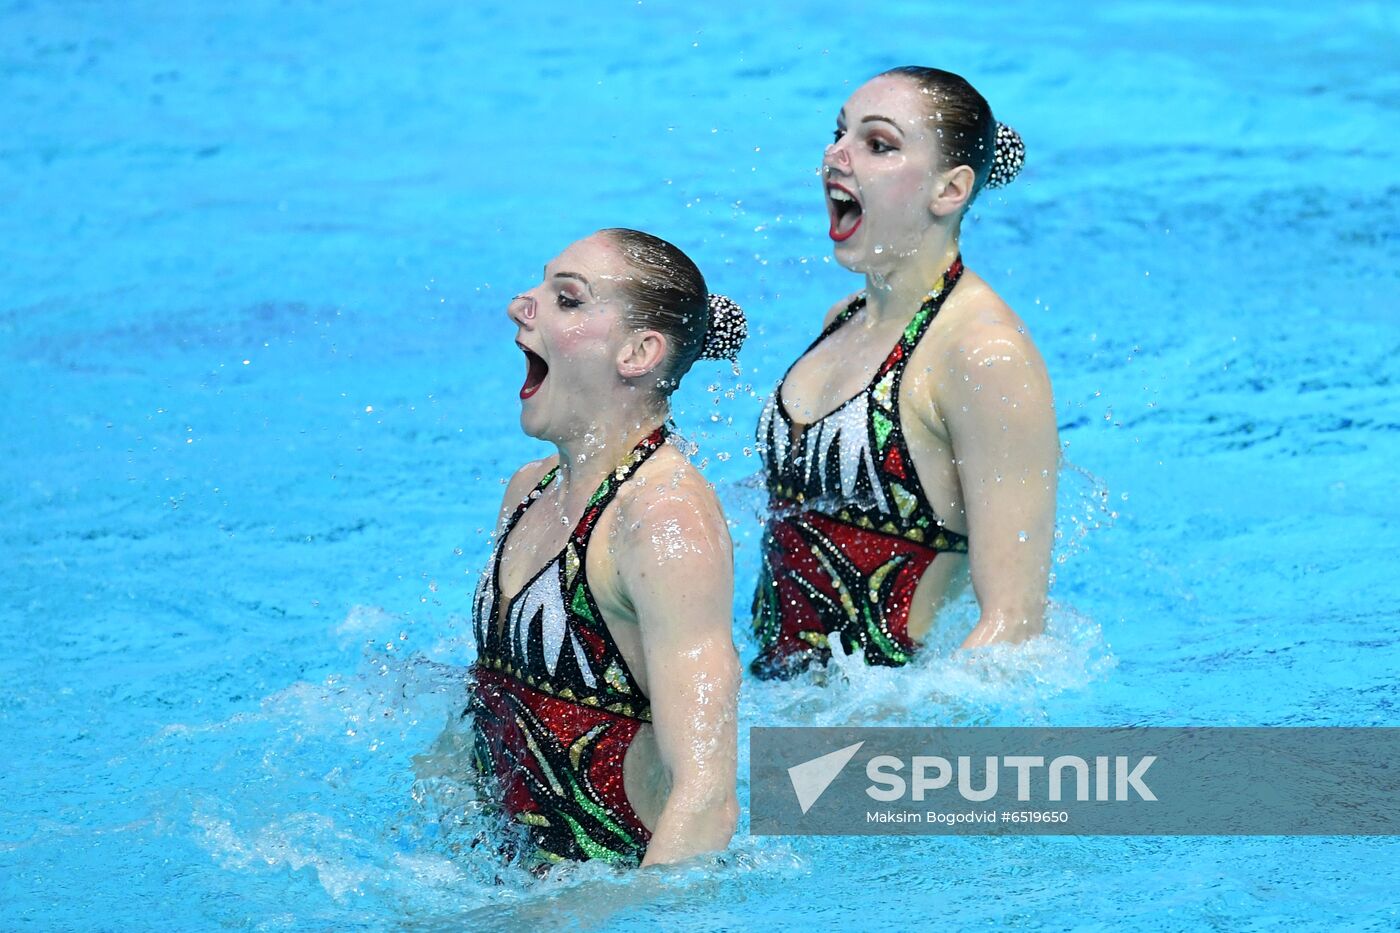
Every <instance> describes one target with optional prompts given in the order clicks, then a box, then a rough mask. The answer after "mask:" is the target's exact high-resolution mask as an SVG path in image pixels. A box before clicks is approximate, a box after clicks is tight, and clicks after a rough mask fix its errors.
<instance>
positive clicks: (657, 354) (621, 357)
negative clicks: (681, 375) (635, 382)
mask: <svg viewBox="0 0 1400 933" xmlns="http://www.w3.org/2000/svg"><path fill="white" fill-rule="evenodd" d="M666 350H667V343H666V335H665V334H662V333H660V332H658V331H654V330H639V331H637V332H636V333H634V334H632V335H631V336H630V337H628V339H627V342H626V343H625V344H623V345H622V349H620V350H618V351H617V373H618V375H619V376H621V377H622V378H623V379H636V378H638V377H639V376H645V375H646V374H647V373H649V372H652V371H653V370H655V369H656V368H657V367H658V366H660V365H661V361H662V360H664V359H665V358H666Z"/></svg>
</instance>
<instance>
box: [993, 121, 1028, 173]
mask: <svg viewBox="0 0 1400 933" xmlns="http://www.w3.org/2000/svg"><path fill="white" fill-rule="evenodd" d="M1025 164H1026V144H1025V143H1023V142H1021V134H1020V133H1018V132H1016V131H1015V130H1013V129H1012V128H1011V127H1009V126H1007V125H1006V124H1005V123H998V124H997V149H996V153H995V154H994V155H993V156H992V171H991V174H989V175H988V176H987V187H988V188H1000V187H1001V186H1003V185H1009V184H1011V180H1012V179H1013V178H1015V177H1016V174H1017V173H1018V172H1020V171H1021V166H1023V165H1025Z"/></svg>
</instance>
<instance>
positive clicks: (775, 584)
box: [751, 257, 967, 678]
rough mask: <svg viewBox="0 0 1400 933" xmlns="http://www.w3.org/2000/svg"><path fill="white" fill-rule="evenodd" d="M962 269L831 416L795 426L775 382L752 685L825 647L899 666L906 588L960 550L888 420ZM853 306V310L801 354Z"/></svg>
mask: <svg viewBox="0 0 1400 933" xmlns="http://www.w3.org/2000/svg"><path fill="white" fill-rule="evenodd" d="M962 270H963V266H962V260H961V257H959V258H958V259H955V260H954V261H953V264H952V265H951V266H950V267H949V268H948V271H947V272H945V273H944V274H943V276H942V278H941V279H940V280H939V282H938V284H937V285H936V286H935V287H934V289H933V290H932V291H930V292H929V297H928V298H927V300H925V301H924V303H923V305H921V306H920V308H919V310H918V312H917V313H916V314H915V315H914V317H913V319H912V320H911V321H910V322H909V324H908V326H907V327H906V328H905V330H904V333H903V334H902V335H901V337H900V340H899V343H898V344H896V345H895V347H894V349H893V350H891V351H890V354H889V356H887V357H886V358H885V361H884V362H883V363H882V364H881V365H880V367H879V369H878V370H877V371H876V373H875V377H874V378H873V379H872V380H871V381H870V384H869V385H867V386H866V387H865V388H864V389H862V390H861V391H860V393H859V394H857V395H856V396H854V397H853V398H851V399H849V400H848V401H846V402H845V403H843V404H842V405H841V406H839V407H838V408H837V409H836V410H835V411H833V412H831V413H830V414H828V415H826V416H825V417H823V418H821V419H820V420H818V421H815V422H813V423H812V424H809V425H806V426H805V427H804V426H802V425H799V424H795V423H794V422H793V421H792V419H791V418H790V417H789V416H788V413H787V411H786V409H785V408H784V407H783V403H782V388H783V387H782V383H781V382H780V383H779V384H778V388H777V390H776V391H775V392H774V393H773V398H772V399H771V400H770V401H769V402H768V405H767V407H766V408H765V409H764V412H763V417H762V419H761V421H760V422H759V430H758V443H759V449H760V451H761V453H762V456H763V464H764V468H765V471H766V476H767V485H768V495H769V512H770V518H769V521H768V526H767V529H766V533H765V535H764V540H763V565H762V568H761V569H760V571H759V577H758V589H757V592H756V593H755V594H754V606H753V613H754V633H755V635H756V636H757V639H758V644H759V654H758V657H757V658H756V659H755V660H754V662H753V665H752V668H751V669H752V670H753V672H754V674H756V675H757V676H759V677H763V678H774V677H789V676H792V675H793V674H796V673H798V672H800V671H802V670H804V669H805V668H807V667H809V666H810V665H812V664H813V663H820V664H825V663H826V662H827V661H828V660H830V658H831V648H830V643H831V640H832V639H833V638H839V639H840V641H841V645H842V649H843V650H844V651H845V652H846V653H848V654H849V653H852V652H854V651H856V650H859V651H861V652H862V653H863V654H864V657H865V660H866V662H867V663H869V664H880V665H887V666H893V665H900V664H905V663H907V662H908V661H909V659H910V658H911V657H912V656H913V653H914V651H915V650H916V649H917V645H916V644H915V642H914V641H913V640H912V639H911V638H910V637H909V608H910V604H911V602H912V600H913V596H914V589H915V587H917V586H918V584H919V580H920V579H921V578H922V577H923V575H924V571H926V570H927V569H928V567H929V565H930V564H931V563H932V562H933V560H934V558H935V557H937V556H938V555H939V554H940V553H944V552H949V551H952V552H963V553H965V552H966V551H967V538H966V537H965V536H963V535H961V534H958V533H957V532H954V531H950V530H948V529H947V528H945V527H944V526H943V522H942V520H940V519H939V517H938V516H937V515H936V514H935V513H934V510H933V507H932V506H931V505H930V504H929V501H928V496H927V495H925V494H924V490H923V487H922V486H921V485H920V483H919V478H918V476H917V475H916V473H915V470H914V460H913V457H912V455H911V454H910V452H909V446H908V444H907V442H906V440H905V437H904V430H903V428H902V427H901V425H900V418H899V387H900V383H901V381H902V379H903V376H904V369H905V366H906V365H907V364H908V362H909V357H910V355H911V354H912V353H913V351H914V347H915V346H917V345H918V342H919V339H920V338H921V337H922V336H923V335H924V333H925V332H926V331H927V330H928V326H929V324H930V322H932V321H933V319H934V317H935V316H936V315H937V314H938V310H939V308H940V307H942V305H943V301H944V300H945V299H946V298H947V296H948V294H949V293H950V292H951V291H952V290H953V287H954V286H955V285H956V284H957V282H958V279H959V278H960V277H961V275H962ZM864 302H865V299H864V297H861V298H857V299H856V300H855V301H853V302H852V303H851V304H850V306H849V307H847V308H846V309H845V310H844V311H842V312H841V313H840V314H839V315H838V316H837V317H836V320H834V321H832V322H831V324H830V326H828V327H827V328H826V329H825V330H824V331H823V332H822V334H821V336H819V337H818V338H817V339H816V340H815V341H813V343H812V346H811V347H808V348H807V352H808V353H810V352H811V351H812V349H813V348H815V347H816V346H817V344H819V343H821V342H822V341H823V340H825V339H826V338H827V337H828V336H829V335H830V334H832V333H833V332H834V331H835V330H836V329H837V328H839V327H841V325H843V324H845V323H846V322H847V321H848V320H850V319H851V317H852V316H853V315H854V314H855V313H856V311H858V310H859V309H860V308H861V307H862V306H863V305H864ZM803 355H804V356H805V355H806V353H804V354H803ZM783 379H784V380H786V379H787V376H786V374H785V375H784V376H783Z"/></svg>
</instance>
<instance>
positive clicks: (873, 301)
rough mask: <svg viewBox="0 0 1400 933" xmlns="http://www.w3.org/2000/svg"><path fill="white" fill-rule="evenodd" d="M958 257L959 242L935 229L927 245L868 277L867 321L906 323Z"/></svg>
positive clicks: (874, 325) (927, 238) (926, 240)
mask: <svg viewBox="0 0 1400 933" xmlns="http://www.w3.org/2000/svg"><path fill="white" fill-rule="evenodd" d="M957 255H958V238H957V237H956V236H950V235H949V234H948V233H946V232H945V231H943V230H941V229H938V228H934V229H933V230H931V231H930V234H929V236H927V237H925V242H924V244H923V245H922V246H921V247H920V248H919V249H917V250H916V251H914V252H913V253H911V254H910V255H908V256H904V257H901V258H900V259H899V261H898V263H897V264H896V265H895V266H894V267H892V268H890V269H883V270H880V271H879V272H867V273H866V274H865V302H866V314H865V319H866V321H867V323H868V325H869V326H871V327H876V326H879V325H880V324H882V323H884V322H886V321H891V320H892V321H899V322H907V321H908V320H909V319H910V318H912V317H913V316H914V313H915V312H916V311H918V310H919V306H920V305H922V304H923V303H924V299H925V298H927V297H928V292H929V289H930V288H932V287H933V285H934V283H935V282H937V281H938V277H939V276H940V275H942V274H943V273H944V272H945V271H947V269H948V267H949V266H951V265H952V264H953V260H954V259H955V258H957Z"/></svg>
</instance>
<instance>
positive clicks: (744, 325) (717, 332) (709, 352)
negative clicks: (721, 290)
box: [700, 294, 749, 360]
mask: <svg viewBox="0 0 1400 933" xmlns="http://www.w3.org/2000/svg"><path fill="white" fill-rule="evenodd" d="M705 303H706V304H707V305H709V308H710V326H709V327H708V328H706V330H705V345H704V346H702V347H701V348H700V358H701V359H703V360H737V359H738V358H739V348H740V347H742V346H743V345H744V340H745V338H747V337H748V336H749V323H748V321H746V320H744V311H743V309H742V308H740V307H739V306H738V305H737V304H735V303H734V302H733V301H731V300H729V299H728V298H726V297H724V296H723V295H715V294H710V295H707V296H706V298H705Z"/></svg>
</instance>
